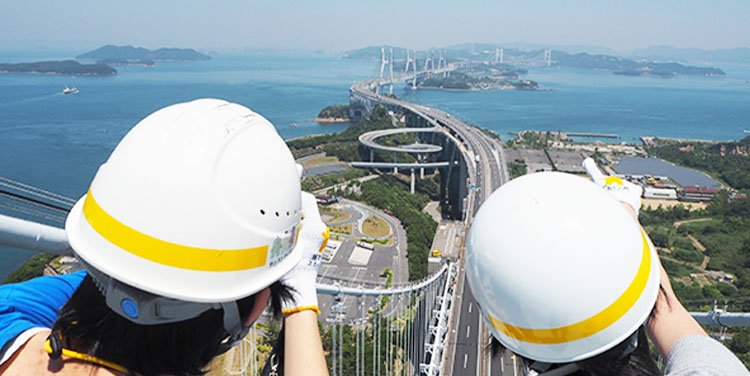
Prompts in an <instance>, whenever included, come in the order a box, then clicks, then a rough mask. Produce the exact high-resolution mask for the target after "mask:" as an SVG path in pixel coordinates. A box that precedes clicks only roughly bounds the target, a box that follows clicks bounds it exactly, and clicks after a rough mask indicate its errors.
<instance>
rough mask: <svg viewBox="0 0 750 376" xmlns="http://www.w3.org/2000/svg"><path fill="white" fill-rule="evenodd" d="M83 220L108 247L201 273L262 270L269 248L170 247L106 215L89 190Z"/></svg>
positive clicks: (169, 244) (176, 245)
mask: <svg viewBox="0 0 750 376" xmlns="http://www.w3.org/2000/svg"><path fill="white" fill-rule="evenodd" d="M83 216H84V217H85V218H86V221H88V223H89V224H90V225H91V227H92V228H93V229H94V230H95V231H96V232H97V233H99V235H101V236H102V237H103V238H105V239H107V240H108V241H109V242H110V243H112V244H114V245H116V246H117V247H119V248H122V249H123V250H125V251H127V252H129V253H131V254H133V255H136V256H138V257H141V258H144V259H146V260H149V261H153V262H155V263H157V264H161V265H166V266H172V267H175V268H180V269H188V270H196V271H204V272H231V271H239V270H247V269H252V268H257V267H259V266H264V265H265V264H266V259H267V256H268V245H264V246H260V247H254V248H245V249H210V248H198V247H190V246H185V245H180V244H175V243H170V242H167V241H164V240H161V239H157V238H155V237H153V236H150V235H146V234H144V233H142V232H139V231H138V230H135V229H132V228H130V227H128V226H126V225H125V224H123V223H122V222H120V221H118V220H117V219H115V218H113V217H112V216H111V215H109V214H108V213H107V212H106V211H104V209H102V207H101V206H99V204H98V203H97V202H96V200H95V199H94V196H93V195H92V194H91V190H89V193H88V195H87V196H86V201H84V203H83Z"/></svg>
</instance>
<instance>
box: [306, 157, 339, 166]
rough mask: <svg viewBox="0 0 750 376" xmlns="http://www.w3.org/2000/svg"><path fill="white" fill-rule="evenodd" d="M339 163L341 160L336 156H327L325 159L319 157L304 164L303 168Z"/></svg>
mask: <svg viewBox="0 0 750 376" xmlns="http://www.w3.org/2000/svg"><path fill="white" fill-rule="evenodd" d="M336 162H339V159H338V158H336V157H335V156H329V155H326V156H324V157H319V158H315V159H311V160H309V161H304V162H302V165H303V166H311V165H318V164H326V163H336Z"/></svg>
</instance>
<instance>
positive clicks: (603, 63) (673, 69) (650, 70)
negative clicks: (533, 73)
mask: <svg viewBox="0 0 750 376" xmlns="http://www.w3.org/2000/svg"><path fill="white" fill-rule="evenodd" d="M551 65H553V66H560V67H568V68H576V69H596V70H608V71H611V72H612V73H614V74H618V75H623V76H655V77H662V78H667V77H673V76H675V75H678V74H682V75H687V76H708V77H714V76H726V73H724V71H723V70H721V69H719V68H714V67H693V66H687V65H682V64H679V63H659V62H653V61H635V60H629V59H623V58H620V57H614V56H608V55H589V54H587V53H579V54H574V55H573V54H568V53H565V52H562V51H553V52H552V64H551Z"/></svg>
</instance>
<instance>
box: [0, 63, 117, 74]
mask: <svg viewBox="0 0 750 376" xmlns="http://www.w3.org/2000/svg"><path fill="white" fill-rule="evenodd" d="M0 73H24V74H64V75H71V76H114V75H116V74H117V70H116V69H115V68H112V67H111V66H109V65H107V64H102V63H95V64H81V63H79V62H77V61H75V60H63V61H40V62H36V63H15V64H0Z"/></svg>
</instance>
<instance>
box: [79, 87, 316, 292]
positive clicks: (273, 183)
mask: <svg viewBox="0 0 750 376" xmlns="http://www.w3.org/2000/svg"><path fill="white" fill-rule="evenodd" d="M300 193H301V192H300V180H299V175H298V173H297V166H296V164H295V162H294V158H293V157H292V154H291V153H290V151H289V149H288V148H287V146H286V144H285V143H284V141H283V140H282V139H281V137H279V135H278V133H277V132H276V129H275V128H274V127H273V125H272V124H271V123H270V122H269V121H268V120H266V119H265V118H263V117H262V116H260V115H258V114H256V113H255V112H253V111H251V110H250V109H248V108H246V107H244V106H241V105H238V104H233V103H228V102H226V101H223V100H218V99H200V100H195V101H192V102H189V103H180V104H176V105H173V106H169V107H166V108H163V109H161V110H159V111H156V112H154V113H153V114H151V115H149V116H148V117H146V118H145V119H143V120H141V121H140V122H139V123H138V124H136V126H135V127H133V129H131V130H130V132H128V134H127V135H125V137H124V138H123V139H122V140H121V141H120V143H119V144H118V145H117V147H116V148H115V150H114V151H113V152H112V155H111V156H110V157H109V159H108V160H107V162H106V163H104V164H103V165H102V166H101V167H99V170H98V171H97V173H96V176H95V177H94V180H93V182H92V183H91V188H90V189H89V191H88V193H87V194H86V195H85V196H84V197H82V198H81V199H80V200H79V201H78V202H77V203H76V205H75V206H74V207H73V209H72V211H71V212H70V215H69V216H68V218H67V221H66V223H65V230H66V232H67V235H68V240H69V241H70V245H71V246H72V248H73V250H74V251H75V253H76V254H77V255H78V256H79V257H80V258H82V259H83V260H84V261H85V263H86V264H88V265H89V266H91V267H93V268H94V269H96V270H97V271H99V272H101V273H104V274H106V275H107V276H109V277H112V278H115V279H116V280H119V281H121V282H124V283H126V284H128V285H130V286H133V287H136V288H138V289H141V290H144V291H147V292H150V293H153V294H156V295H159V296H164V297H168V298H173V299H179V300H183V301H191V302H204V303H214V302H227V301H233V300H237V299H240V298H243V297H246V296H249V295H251V294H254V293H255V292H257V291H259V290H261V289H263V288H265V287H267V286H269V285H271V284H272V283H274V282H275V281H277V280H279V278H280V277H281V276H282V275H283V274H285V273H286V272H288V271H289V270H291V269H292V267H293V266H294V265H296V264H297V263H298V262H299V260H300V258H301V256H302V253H301V250H295V249H294V245H295V243H296V239H297V230H298V226H299V222H300V216H301V213H300Z"/></svg>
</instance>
